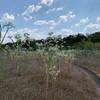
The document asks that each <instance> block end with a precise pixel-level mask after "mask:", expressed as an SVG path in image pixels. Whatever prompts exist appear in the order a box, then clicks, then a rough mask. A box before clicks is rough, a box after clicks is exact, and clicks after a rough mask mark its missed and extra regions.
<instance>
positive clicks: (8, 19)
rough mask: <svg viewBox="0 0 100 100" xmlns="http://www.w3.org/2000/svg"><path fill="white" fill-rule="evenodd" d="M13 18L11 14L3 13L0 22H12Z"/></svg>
mask: <svg viewBox="0 0 100 100" xmlns="http://www.w3.org/2000/svg"><path fill="white" fill-rule="evenodd" d="M14 20H15V16H14V15H13V14H8V13H4V14H3V16H2V17H1V19H0V21H1V22H4V23H5V22H6V23H8V22H13V21H14Z"/></svg>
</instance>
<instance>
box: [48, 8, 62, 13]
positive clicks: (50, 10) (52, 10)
mask: <svg viewBox="0 0 100 100" xmlns="http://www.w3.org/2000/svg"><path fill="white" fill-rule="evenodd" d="M62 10H63V8H52V9H49V10H48V11H46V13H47V14H49V13H51V12H55V11H62Z"/></svg>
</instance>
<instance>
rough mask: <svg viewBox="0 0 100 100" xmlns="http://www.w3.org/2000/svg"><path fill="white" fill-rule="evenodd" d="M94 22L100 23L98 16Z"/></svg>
mask: <svg viewBox="0 0 100 100" xmlns="http://www.w3.org/2000/svg"><path fill="white" fill-rule="evenodd" d="M96 22H97V23H98V24H100V16H98V17H97V19H96Z"/></svg>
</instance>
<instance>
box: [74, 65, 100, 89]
mask: <svg viewBox="0 0 100 100" xmlns="http://www.w3.org/2000/svg"><path fill="white" fill-rule="evenodd" d="M74 64H75V65H76V66H77V67H79V68H81V69H82V70H84V71H85V72H87V73H88V75H89V76H90V77H91V79H92V80H94V81H95V83H96V84H97V86H98V88H100V77H99V76H98V75H97V74H96V73H95V72H93V71H91V70H89V69H88V68H87V67H86V66H84V65H80V64H77V63H74Z"/></svg>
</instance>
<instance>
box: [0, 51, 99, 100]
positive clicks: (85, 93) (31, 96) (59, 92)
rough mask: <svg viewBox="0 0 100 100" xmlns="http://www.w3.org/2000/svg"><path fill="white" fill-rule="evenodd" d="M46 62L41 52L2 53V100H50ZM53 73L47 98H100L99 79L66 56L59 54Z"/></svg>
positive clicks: (82, 99)
mask: <svg viewBox="0 0 100 100" xmlns="http://www.w3.org/2000/svg"><path fill="white" fill-rule="evenodd" d="M45 66H46V62H44V57H43V56H41V55H40V54H38V53H34V54H27V55H23V56H16V57H15V56H13V55H11V56H9V55H4V54H2V56H0V100H46V98H45V95H46V67H45ZM55 66H56V67H57V69H59V70H60V72H59V74H58V76H57V78H56V79H53V78H52V77H51V76H50V75H49V81H48V97H47V100H99V99H100V96H99V93H98V91H97V86H96V84H95V82H94V81H93V80H92V79H91V78H90V77H89V75H88V74H87V73H86V72H85V71H83V70H81V69H79V68H78V67H77V66H75V65H73V64H72V61H71V60H70V59H67V58H66V57H61V56H58V57H57V61H56V63H55Z"/></svg>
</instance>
